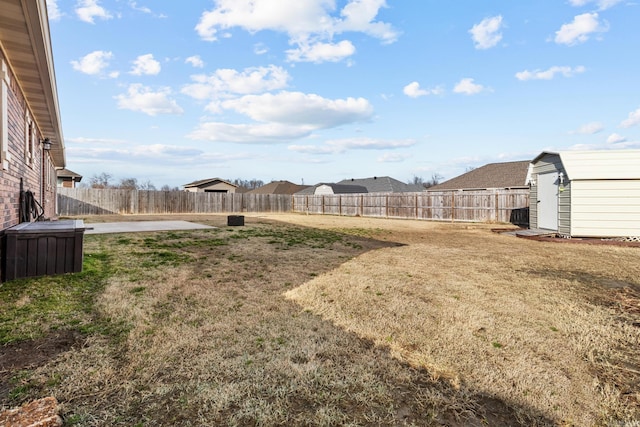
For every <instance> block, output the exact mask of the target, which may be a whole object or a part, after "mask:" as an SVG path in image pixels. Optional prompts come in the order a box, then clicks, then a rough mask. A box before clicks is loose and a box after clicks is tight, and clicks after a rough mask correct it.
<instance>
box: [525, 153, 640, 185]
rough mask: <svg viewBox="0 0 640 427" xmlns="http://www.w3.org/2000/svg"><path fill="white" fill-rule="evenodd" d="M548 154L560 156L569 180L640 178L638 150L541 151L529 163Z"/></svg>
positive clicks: (639, 155) (639, 154)
mask: <svg viewBox="0 0 640 427" xmlns="http://www.w3.org/2000/svg"><path fill="white" fill-rule="evenodd" d="M548 154H551V155H559V156H560V160H561V161H562V165H563V166H564V169H565V170H566V172H567V178H568V179H570V180H585V179H640V150H588V151H560V152H552V151H543V152H542V153H541V154H540V155H538V156H537V157H536V158H535V159H533V160H532V161H531V163H536V162H537V161H538V160H540V159H541V158H543V157H544V156H545V155H548Z"/></svg>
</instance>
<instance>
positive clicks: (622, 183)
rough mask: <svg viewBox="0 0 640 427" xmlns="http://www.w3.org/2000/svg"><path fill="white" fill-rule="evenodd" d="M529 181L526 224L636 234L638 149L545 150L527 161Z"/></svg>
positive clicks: (576, 233) (639, 221) (580, 232)
mask: <svg viewBox="0 0 640 427" xmlns="http://www.w3.org/2000/svg"><path fill="white" fill-rule="evenodd" d="M530 184H531V193H530V198H531V199H530V206H531V207H530V209H531V210H530V227H531V228H540V229H545V230H551V231H557V232H558V234H560V235H563V236H567V237H634V236H640V150H602V151H562V152H557V153H554V152H547V151H545V152H542V153H541V154H540V155H539V156H537V157H536V158H535V159H533V161H532V162H531V166H530Z"/></svg>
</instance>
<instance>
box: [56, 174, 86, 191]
mask: <svg viewBox="0 0 640 427" xmlns="http://www.w3.org/2000/svg"><path fill="white" fill-rule="evenodd" d="M56 175H57V176H58V187H65V188H75V187H76V184H77V183H79V182H80V181H82V175H80V174H78V173H75V172H73V171H70V170H69V169H59V170H57V171H56Z"/></svg>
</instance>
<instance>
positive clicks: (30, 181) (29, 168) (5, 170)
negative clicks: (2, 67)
mask: <svg viewBox="0 0 640 427" xmlns="http://www.w3.org/2000/svg"><path fill="white" fill-rule="evenodd" d="M0 60H4V61H7V60H6V57H5V55H4V53H3V52H2V51H1V50H0ZM8 74H9V78H10V84H9V85H8V93H7V104H8V105H7V107H8V108H7V110H8V126H7V128H8V146H7V153H8V157H9V161H8V162H7V163H6V166H7V167H0V206H1V207H2V212H3V215H2V218H1V219H0V227H1V228H0V230H4V229H6V228H9V227H11V226H13V225H16V224H18V222H19V219H18V213H19V200H20V178H22V179H23V186H24V189H25V190H31V191H32V192H33V194H34V195H35V198H36V200H37V201H38V202H39V203H40V204H41V205H42V206H43V207H44V208H45V217H46V218H53V217H54V216H55V196H56V193H55V191H56V184H55V181H56V172H55V168H54V167H53V164H52V162H51V160H50V158H49V153H48V152H45V151H44V150H43V149H42V145H41V144H40V143H39V141H41V140H42V138H43V136H42V134H41V133H40V131H39V130H38V128H37V126H35V132H36V141H35V143H34V145H33V160H32V161H31V162H30V161H28V160H27V155H26V151H27V144H26V139H25V138H26V133H27V129H28V127H27V125H26V121H27V116H28V115H27V109H28V106H27V102H26V100H25V98H24V96H23V94H22V90H21V89H20V86H19V84H18V81H17V79H16V78H15V76H14V75H13V73H12V72H11V69H10V67H9V71H8ZM31 117H33V115H32V114H31ZM3 160H4V159H3ZM43 165H44V167H43ZM45 177H48V178H49V179H48V182H44V186H43V181H44V178H45Z"/></svg>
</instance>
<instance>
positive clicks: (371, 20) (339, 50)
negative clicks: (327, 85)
mask: <svg viewBox="0 0 640 427" xmlns="http://www.w3.org/2000/svg"><path fill="white" fill-rule="evenodd" d="M382 7H386V1H385V0H349V1H348V3H347V4H346V5H345V6H344V7H343V8H342V9H341V10H340V11H339V14H336V5H335V1H333V0H261V1H259V2H256V1H254V0H215V7H214V9H213V10H209V11H206V12H204V13H203V14H202V16H201V17H200V21H199V22H198V24H197V25H196V27H195V30H196V32H197V33H198V34H199V35H200V37H201V38H202V39H204V40H208V41H214V40H217V39H218V37H219V33H220V32H223V33H224V32H225V31H226V30H229V29H231V28H235V27H238V28H241V29H244V30H246V31H248V32H250V33H256V32H258V31H264V30H270V31H277V32H282V33H286V34H287V35H288V36H289V38H290V44H292V45H294V46H296V48H295V49H292V50H291V51H289V52H288V54H289V57H290V60H292V61H293V60H296V59H299V60H301V61H309V60H311V61H314V62H315V61H316V60H317V61H320V60H322V58H328V59H329V60H332V61H335V60H339V59H340V58H344V57H346V54H347V53H348V52H350V51H351V54H353V52H355V48H353V49H352V46H353V45H351V46H349V45H347V44H346V43H345V42H346V41H343V42H340V43H337V44H334V43H333V41H332V39H333V37H334V36H335V35H339V34H342V33H345V32H361V33H365V34H368V35H370V36H372V37H375V38H378V39H380V40H382V42H383V43H393V42H394V41H396V40H397V38H398V35H399V34H398V32H397V31H396V30H395V29H394V28H393V27H392V26H391V25H390V24H388V23H384V22H381V21H376V20H375V19H376V16H377V15H378V12H379V11H380V9H381V8H382ZM349 43H350V42H349ZM326 50H329V52H324V54H323V51H326ZM305 52H308V53H305ZM310 58H315V60H314V59H310Z"/></svg>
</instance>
